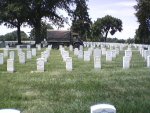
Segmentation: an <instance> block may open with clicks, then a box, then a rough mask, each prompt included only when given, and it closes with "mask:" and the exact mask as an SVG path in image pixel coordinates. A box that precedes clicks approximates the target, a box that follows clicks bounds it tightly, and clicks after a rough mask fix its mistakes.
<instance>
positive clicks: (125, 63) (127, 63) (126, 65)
mask: <svg viewBox="0 0 150 113" xmlns="http://www.w3.org/2000/svg"><path fill="white" fill-rule="evenodd" d="M129 68H130V57H129V56H124V57H123V69H129Z"/></svg>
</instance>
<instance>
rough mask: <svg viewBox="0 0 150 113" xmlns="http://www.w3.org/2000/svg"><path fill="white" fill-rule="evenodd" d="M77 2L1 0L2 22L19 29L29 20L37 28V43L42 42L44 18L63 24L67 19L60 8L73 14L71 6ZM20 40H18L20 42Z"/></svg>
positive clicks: (66, 0)
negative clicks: (60, 11)
mask: <svg viewBox="0 0 150 113" xmlns="http://www.w3.org/2000/svg"><path fill="white" fill-rule="evenodd" d="M77 2H78V0H1V1H0V22H1V23H5V24H7V25H8V24H9V26H13V27H17V29H18V31H19V30H20V26H21V25H22V24H23V23H24V22H27V23H28V24H29V25H30V26H32V27H33V28H34V29H35V37H36V38H35V41H36V43H40V42H41V41H42V39H43V38H42V31H41V23H42V19H43V18H47V19H49V21H51V22H52V23H53V24H56V25H59V26H62V25H63V23H64V22H65V21H66V19H65V17H63V16H62V15H61V14H60V13H59V10H64V11H66V12H68V13H69V15H71V13H72V11H73V10H72V9H71V6H72V5H75V4H76V3H77ZM18 36H19V32H18ZM18 39H19V38H18ZM20 41H21V40H20ZM20 41H19V40H18V42H19V43H20Z"/></svg>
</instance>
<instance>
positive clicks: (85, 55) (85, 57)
mask: <svg viewBox="0 0 150 113" xmlns="http://www.w3.org/2000/svg"><path fill="white" fill-rule="evenodd" d="M84 61H90V52H89V51H84Z"/></svg>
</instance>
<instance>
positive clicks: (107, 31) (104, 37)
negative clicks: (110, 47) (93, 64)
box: [104, 31, 109, 42]
mask: <svg viewBox="0 0 150 113" xmlns="http://www.w3.org/2000/svg"><path fill="white" fill-rule="evenodd" d="M108 32H109V31H107V32H106V35H105V37H104V41H105V42H106V39H107V36H108Z"/></svg>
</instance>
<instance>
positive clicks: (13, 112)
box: [0, 109, 20, 113]
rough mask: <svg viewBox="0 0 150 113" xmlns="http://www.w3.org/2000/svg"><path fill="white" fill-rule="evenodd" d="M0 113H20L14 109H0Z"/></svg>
mask: <svg viewBox="0 0 150 113" xmlns="http://www.w3.org/2000/svg"><path fill="white" fill-rule="evenodd" d="M0 113H20V111H19V110H16V109H0Z"/></svg>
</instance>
